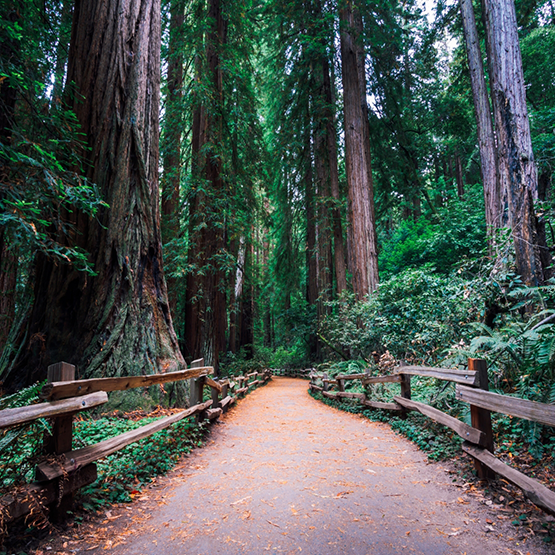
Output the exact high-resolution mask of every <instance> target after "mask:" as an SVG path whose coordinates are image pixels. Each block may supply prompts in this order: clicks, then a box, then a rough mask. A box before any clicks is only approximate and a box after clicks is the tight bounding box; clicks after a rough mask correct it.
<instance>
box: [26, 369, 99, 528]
mask: <svg viewBox="0 0 555 555" xmlns="http://www.w3.org/2000/svg"><path fill="white" fill-rule="evenodd" d="M73 380H75V366H74V365H73V364H69V363H67V362H57V363H56V364H51V365H50V366H49V367H48V370H47V381H48V383H53V382H71V381H73ZM74 414H75V413H69V414H64V415H62V416H57V417H56V418H54V422H53V425H52V436H51V437H50V438H48V440H47V441H46V443H45V446H44V448H45V451H46V453H47V454H52V455H63V454H64V453H68V452H69V451H71V449H72V447H73V415H74ZM93 466H94V465H91V467H93ZM90 470H91V472H92V473H93V474H96V467H95V468H91V469H90ZM35 476H36V478H37V479H38V480H41V479H44V478H45V477H44V476H42V473H41V472H40V471H39V470H38V468H37V470H36V471H35ZM58 480H60V481H61V482H62V483H61V484H60V485H59V491H60V493H59V495H60V496H62V497H61V498H59V499H58V503H56V504H54V505H53V506H52V508H51V511H50V516H51V518H52V520H53V521H54V522H60V521H62V520H64V519H65V518H66V516H67V513H68V511H70V510H71V509H72V507H73V493H72V492H70V493H66V494H65V495H64V494H63V492H64V481H65V478H64V477H63V476H61V477H60V478H58Z"/></svg>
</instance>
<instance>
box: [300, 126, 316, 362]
mask: <svg viewBox="0 0 555 555" xmlns="http://www.w3.org/2000/svg"><path fill="white" fill-rule="evenodd" d="M306 119H307V121H306V123H305V139H304V141H305V145H304V155H303V158H304V163H305V175H304V186H305V187H304V188H305V207H306V267H307V269H308V271H307V276H306V281H307V282H306V300H307V302H308V304H309V306H311V307H315V306H316V305H317V303H318V295H319V289H318V252H317V248H316V246H317V243H316V198H315V194H314V175H313V171H312V149H311V140H310V122H309V119H308V117H307V118H306ZM309 350H310V357H311V359H313V358H314V357H315V356H316V354H317V351H318V341H317V338H316V334H311V336H310V338H309Z"/></svg>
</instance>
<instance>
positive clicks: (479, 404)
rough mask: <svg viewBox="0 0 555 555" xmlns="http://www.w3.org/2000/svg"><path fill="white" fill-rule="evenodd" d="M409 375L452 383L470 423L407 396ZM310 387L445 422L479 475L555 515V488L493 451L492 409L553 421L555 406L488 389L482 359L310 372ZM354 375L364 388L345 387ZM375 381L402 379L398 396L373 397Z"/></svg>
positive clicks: (340, 397)
mask: <svg viewBox="0 0 555 555" xmlns="http://www.w3.org/2000/svg"><path fill="white" fill-rule="evenodd" d="M411 376H423V377H430V378H436V379H439V380H446V381H450V382H455V383H456V398H457V399H459V400H461V401H464V402H466V403H468V404H469V405H470V416H471V424H472V425H470V426H469V425H468V424H466V423H464V422H462V421H461V420H459V419H458V418H455V417H453V416H450V415H448V414H446V413H444V412H442V411H440V410H438V409H436V408H434V407H431V406H430V405H427V404H426V403H421V402H419V401H413V400H412V399H411V383H410V380H411ZM310 380H311V381H310V385H309V387H310V389H311V390H312V391H319V392H321V394H322V395H323V396H324V397H327V398H328V399H336V400H345V399H352V400H355V401H356V402H358V403H360V404H362V405H364V406H366V407H368V408H371V409H382V410H389V411H396V412H398V413H400V414H401V415H402V416H404V415H405V414H406V412H407V411H418V412H420V413H422V414H424V415H425V416H427V417H428V418H431V419H432V420H434V421H435V422H438V423H440V424H443V425H444V426H447V427H448V428H450V429H451V430H453V431H454V432H455V433H456V434H458V435H459V436H460V437H461V438H463V439H464V442H463V444H462V449H463V451H465V452H466V453H468V454H469V455H470V456H471V457H473V459H474V461H475V465H476V472H477V474H478V477H479V478H494V477H495V475H496V474H499V475H500V476H502V477H503V478H505V479H506V480H508V481H509V482H511V483H513V484H515V485H516V486H518V487H519V488H521V489H522V491H523V492H524V494H525V495H526V496H527V497H528V498H529V499H530V500H531V501H532V502H533V503H535V504H536V505H537V506H538V507H541V508H543V509H545V510H546V511H548V512H550V513H553V514H555V492H553V491H552V490H550V489H549V488H547V487H546V486H544V485H542V484H540V483H539V482H537V481H536V480H534V479H533V478H530V477H528V476H526V475H525V474H523V473H522V472H519V471H518V470H516V469H515V468H513V467H511V466H509V465H507V464H505V463H504V462H502V461H501V460H500V459H498V458H497V457H496V456H495V455H494V454H493V453H494V444H493V432H492V427H491V413H492V412H499V413H503V414H506V415H509V416H514V417H517V418H525V419H526V420H531V421H534V422H539V423H541V424H545V425H547V426H555V406H554V405H548V404H545V403H537V402H535V401H528V400H526V399H520V398H517V397H512V396H508V395H499V394H497V393H492V392H490V391H488V389H489V387H488V372H487V365H486V361H484V360H481V359H468V369H467V370H457V369H447V368H432V367H427V366H399V367H397V368H396V369H395V371H394V373H393V374H390V375H386V376H370V375H369V374H339V375H337V376H335V378H333V379H332V378H330V377H329V376H328V375H327V374H326V373H318V372H316V371H312V372H311V373H310ZM353 380H358V381H360V382H361V383H362V385H363V387H364V390H365V393H356V392H350V391H345V383H346V382H348V381H353ZM379 383H398V384H400V389H401V390H400V395H396V396H394V398H393V402H392V403H384V402H380V401H373V400H372V399H371V392H370V389H369V387H368V386H371V385H373V384H379Z"/></svg>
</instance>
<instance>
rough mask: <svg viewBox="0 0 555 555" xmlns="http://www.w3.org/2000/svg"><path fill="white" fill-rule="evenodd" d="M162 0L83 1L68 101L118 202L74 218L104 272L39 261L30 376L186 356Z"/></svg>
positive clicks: (166, 364)
mask: <svg viewBox="0 0 555 555" xmlns="http://www.w3.org/2000/svg"><path fill="white" fill-rule="evenodd" d="M160 29H161V26H160V4H159V0H126V1H124V0H77V2H76V4H75V10H74V19H73V28H72V38H71V46H70V52H69V60H68V82H73V83H74V88H73V89H72V93H71V94H68V97H67V99H66V102H68V103H69V104H71V105H72V107H73V109H74V111H75V113H76V115H77V118H78V121H79V122H80V124H81V130H82V132H83V134H84V137H85V139H86V143H87V145H88V147H89V149H87V150H85V151H84V156H85V158H86V165H85V167H86V168H87V170H86V171H87V174H88V178H89V179H90V180H91V181H92V182H94V183H96V184H97V185H98V186H99V188H100V190H101V192H102V194H103V198H104V199H105V200H106V202H107V203H108V204H109V206H110V208H109V209H105V210H103V211H102V212H101V213H100V214H99V216H98V219H90V218H89V217H88V216H86V215H84V214H82V213H75V214H72V215H70V216H71V217H72V219H73V220H74V224H75V226H76V229H77V230H78V233H77V234H76V235H75V237H74V240H75V243H76V244H78V245H79V246H81V247H83V248H85V249H86V250H88V251H89V252H90V253H91V257H92V261H93V263H94V269H95V271H96V272H97V275H96V276H94V277H91V276H86V275H84V274H83V273H78V272H75V271H73V270H72V269H71V267H69V266H62V265H55V264H54V263H53V262H52V261H51V260H47V259H45V258H44V257H42V256H40V257H38V260H37V269H36V282H35V304H34V306H33V309H32V314H31V319H30V333H29V336H30V337H31V338H34V340H32V341H31V344H30V345H29V349H27V350H26V359H25V360H24V361H22V362H23V365H22V366H23V368H22V367H21V366H20V370H21V371H24V374H21V373H19V375H18V376H17V380H16V381H18V382H20V383H21V382H24V381H27V382H34V381H36V380H38V379H42V378H44V377H45V375H46V367H47V366H48V365H49V364H51V363H54V362H59V361H61V360H64V361H67V362H70V363H73V364H76V365H77V366H78V368H79V377H91V376H119V375H138V374H147V373H153V372H160V371H162V372H164V371H171V370H177V369H178V368H179V367H181V366H182V365H183V364H184V361H183V358H182V356H181V354H180V352H179V348H178V345H177V338H176V335H175V333H174V330H173V325H172V321H171V317H170V312H169V308H168V302H167V291H166V284H165V281H164V275H163V270H162V250H161V240H160V215H159V209H158V116H159V89H160Z"/></svg>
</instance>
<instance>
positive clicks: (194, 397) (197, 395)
mask: <svg viewBox="0 0 555 555" xmlns="http://www.w3.org/2000/svg"><path fill="white" fill-rule="evenodd" d="M202 366H204V359H203V358H198V359H197V360H193V362H191V368H201V367H202ZM203 388H204V376H200V378H192V379H190V380H189V391H190V393H189V406H190V407H194V406H195V405H198V404H199V403H202V399H203ZM194 418H195V420H196V421H197V422H198V421H199V420H201V418H200V416H199V415H198V414H196V415H195V417H194Z"/></svg>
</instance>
